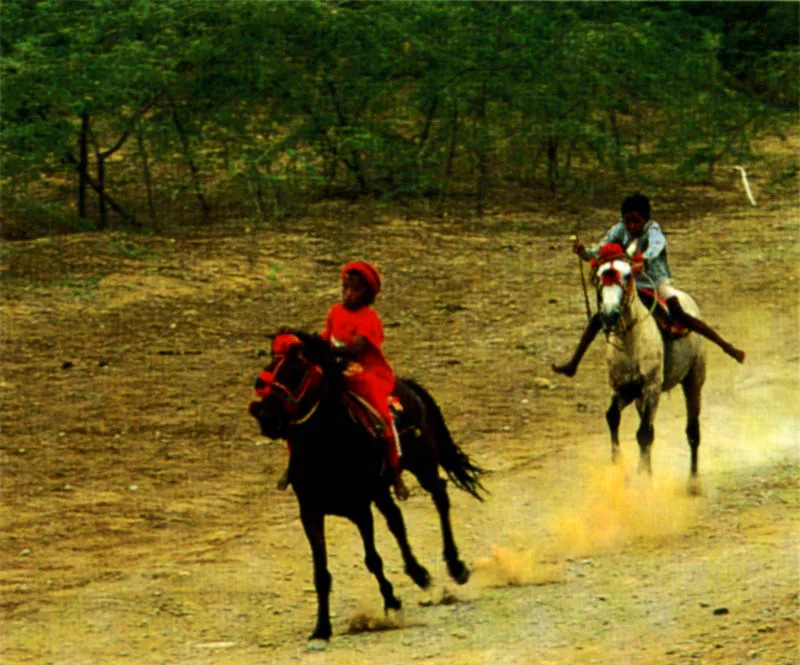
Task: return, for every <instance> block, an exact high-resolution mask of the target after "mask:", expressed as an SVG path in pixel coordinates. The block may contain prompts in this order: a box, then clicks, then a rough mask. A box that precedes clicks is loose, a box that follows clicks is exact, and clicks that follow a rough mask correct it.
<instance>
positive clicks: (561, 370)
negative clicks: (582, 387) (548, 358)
mask: <svg viewBox="0 0 800 665" xmlns="http://www.w3.org/2000/svg"><path fill="white" fill-rule="evenodd" d="M550 369H552V370H553V371H554V372H555V373H556V374H563V375H564V376H575V372H577V371H578V368H577V367H575V366H574V365H573V364H572V363H567V364H566V365H550Z"/></svg>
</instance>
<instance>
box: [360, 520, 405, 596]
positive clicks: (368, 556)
mask: <svg viewBox="0 0 800 665" xmlns="http://www.w3.org/2000/svg"><path fill="white" fill-rule="evenodd" d="M351 519H352V520H353V522H355V525H356V526H357V527H358V531H359V533H361V539H362V540H363V541H364V554H365V556H364V563H365V564H366V566H367V570H369V572H371V573H372V574H373V575H374V576H375V578H376V579H377V580H378V587H379V588H380V590H381V595H382V596H383V608H384V610H386V611H387V612H388V611H389V610H399V609H400V608H401V607H402V604H401V603H400V601H399V600H398V598H397V597H396V596H395V595H394V588H393V587H392V583H391V582H390V581H389V580H388V579H386V575H384V574H383V560H382V559H381V555H380V554H378V550H377V549H376V548H375V525H374V522H373V521H372V511H371V510H370V509H369V506H368V507H367V509H366V510H364V511H361V512H359V513H358V514H357V515H355V516H351Z"/></svg>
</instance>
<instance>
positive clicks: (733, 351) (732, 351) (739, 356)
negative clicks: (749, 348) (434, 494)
mask: <svg viewBox="0 0 800 665" xmlns="http://www.w3.org/2000/svg"><path fill="white" fill-rule="evenodd" d="M725 353H727V354H728V355H729V356H730V357H731V358H733V359H734V360H735V361H736V362H738V363H739V364H742V363H743V362H744V357H745V353H744V351H742V350H741V349H737V348H736V347H735V346H731V347H729V348H727V349H725Z"/></svg>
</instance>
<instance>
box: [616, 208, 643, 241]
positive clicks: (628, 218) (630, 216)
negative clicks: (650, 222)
mask: <svg viewBox="0 0 800 665" xmlns="http://www.w3.org/2000/svg"><path fill="white" fill-rule="evenodd" d="M622 221H623V222H625V228H626V229H628V233H630V234H631V235H632V236H633V237H634V238H638V237H639V236H640V235H642V229H644V225H645V224H646V223H647V221H646V220H645V218H644V217H642V216H641V215H640V214H639V213H638V212H626V213H625V215H623V217H622Z"/></svg>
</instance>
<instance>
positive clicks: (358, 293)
mask: <svg viewBox="0 0 800 665" xmlns="http://www.w3.org/2000/svg"><path fill="white" fill-rule="evenodd" d="M380 289H381V276H380V274H379V273H378V270H377V269H376V268H375V267H374V266H373V265H371V264H369V263H366V262H363V261H355V262H353V263H348V264H347V265H346V266H345V267H344V268H342V302H340V303H336V304H335V305H333V306H332V307H331V308H330V311H329V312H328V318H327V320H326V322H325V329H324V330H323V331H322V338H323V339H324V340H325V341H326V342H328V343H329V344H330V345H331V346H334V347H336V348H338V349H339V350H340V351H341V352H342V355H345V356H347V357H348V358H350V363H349V364H348V366H347V368H346V369H345V373H344V375H345V379H346V381H347V385H348V387H349V388H350V390H352V391H353V392H354V393H356V394H357V395H360V396H361V397H363V398H364V399H365V400H366V401H367V402H369V403H370V405H371V406H373V407H374V408H375V409H376V411H377V412H378V413H380V415H381V416H382V417H383V419H384V422H385V423H386V434H385V440H386V458H387V461H388V462H389V466H390V467H391V469H392V471H393V473H394V478H393V485H394V491H395V494H396V495H397V498H398V499H400V500H405V499H407V498H408V489H407V488H406V486H405V484H404V483H403V479H402V477H401V475H400V474H401V472H402V469H401V468H400V454H399V450H398V442H397V440H396V438H395V432H394V426H393V424H392V420H393V419H392V415H391V412H390V410H389V396H390V395H391V394H392V391H393V390H394V384H395V376H394V371H393V370H392V366H391V365H390V364H389V361H388V360H386V356H384V355H383V350H382V349H381V345H382V344H383V324H382V323H381V319H380V317H379V316H378V313H377V312H376V311H375V310H374V309H372V307H370V305H371V304H372V303H373V302H374V300H375V297H376V296H377V295H378V292H379V291H380Z"/></svg>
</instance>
